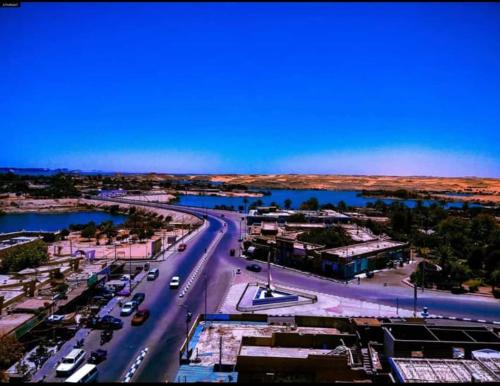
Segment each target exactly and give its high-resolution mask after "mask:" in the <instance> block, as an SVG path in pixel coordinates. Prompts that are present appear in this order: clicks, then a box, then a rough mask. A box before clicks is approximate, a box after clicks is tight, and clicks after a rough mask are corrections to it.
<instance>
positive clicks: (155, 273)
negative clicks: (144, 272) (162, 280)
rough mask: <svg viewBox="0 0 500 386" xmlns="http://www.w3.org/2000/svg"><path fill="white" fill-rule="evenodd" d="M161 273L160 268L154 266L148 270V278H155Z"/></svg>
mask: <svg viewBox="0 0 500 386" xmlns="http://www.w3.org/2000/svg"><path fill="white" fill-rule="evenodd" d="M159 274H160V270H159V269H158V268H153V269H151V270H150V271H149V272H148V280H155V279H156V278H157V277H158V275H159Z"/></svg>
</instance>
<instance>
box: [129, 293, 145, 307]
mask: <svg viewBox="0 0 500 386" xmlns="http://www.w3.org/2000/svg"><path fill="white" fill-rule="evenodd" d="M144 299H146V294H145V293H144V292H137V293H136V294H135V295H134V296H133V297H132V301H133V302H136V303H137V305H139V304H141V303H142V302H143V301H144Z"/></svg>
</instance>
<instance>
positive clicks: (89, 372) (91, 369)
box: [64, 363, 98, 383]
mask: <svg viewBox="0 0 500 386" xmlns="http://www.w3.org/2000/svg"><path fill="white" fill-rule="evenodd" d="M97 375H98V371H97V366H96V365H92V364H90V363H87V364H85V365H83V366H82V368H81V369H79V370H78V371H77V372H76V373H74V374H73V375H72V376H71V377H69V378H68V379H66V380H65V381H64V382H67V383H91V382H97Z"/></svg>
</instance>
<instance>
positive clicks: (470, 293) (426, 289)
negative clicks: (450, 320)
mask: <svg viewBox="0 0 500 386" xmlns="http://www.w3.org/2000/svg"><path fill="white" fill-rule="evenodd" d="M401 283H403V284H405V285H407V286H408V287H412V288H413V287H414V285H413V283H412V282H410V278H409V277H407V278H405V279H403V280H401ZM418 288H419V290H420V288H421V287H418ZM424 291H433V292H441V293H446V294H451V291H448V290H439V289H435V288H427V287H426V288H424ZM463 295H465V296H468V295H474V296H481V297H483V298H491V299H495V297H494V296H493V294H491V295H490V294H484V293H476V292H464V293H463V294H459V295H458V296H463Z"/></svg>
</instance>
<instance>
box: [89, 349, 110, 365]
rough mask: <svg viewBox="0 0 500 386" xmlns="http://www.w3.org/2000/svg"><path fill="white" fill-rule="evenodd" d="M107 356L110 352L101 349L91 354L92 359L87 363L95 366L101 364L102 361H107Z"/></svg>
mask: <svg viewBox="0 0 500 386" xmlns="http://www.w3.org/2000/svg"><path fill="white" fill-rule="evenodd" d="M107 356H108V352H107V351H106V350H103V349H100V348H99V349H97V350H95V351H92V352H91V353H90V358H89V360H88V361H87V362H88V363H90V364H93V365H97V364H98V363H101V362H102V361H104V360H106V358H107Z"/></svg>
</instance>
